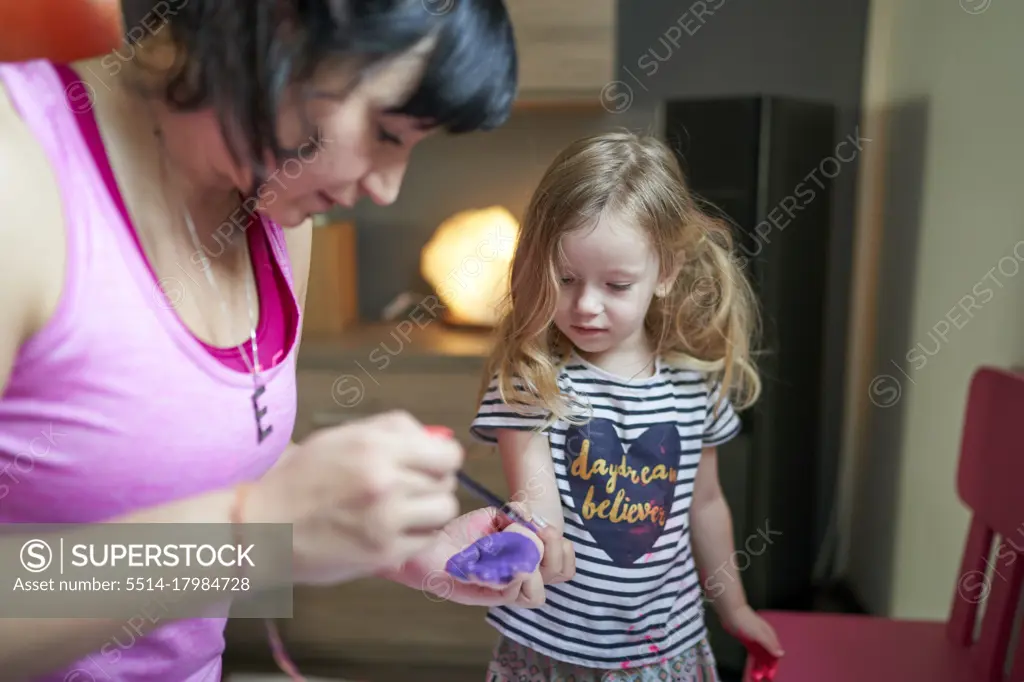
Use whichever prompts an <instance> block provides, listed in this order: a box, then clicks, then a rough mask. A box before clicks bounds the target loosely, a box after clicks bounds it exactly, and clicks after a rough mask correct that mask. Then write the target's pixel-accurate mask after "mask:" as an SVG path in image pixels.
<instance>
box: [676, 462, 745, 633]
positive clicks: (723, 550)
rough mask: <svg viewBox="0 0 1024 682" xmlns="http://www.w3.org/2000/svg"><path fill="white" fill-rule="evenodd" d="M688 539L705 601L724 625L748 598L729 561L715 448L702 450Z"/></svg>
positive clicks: (728, 523)
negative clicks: (691, 546) (690, 541)
mask: <svg viewBox="0 0 1024 682" xmlns="http://www.w3.org/2000/svg"><path fill="white" fill-rule="evenodd" d="M690 537H691V540H692V543H693V554H694V559H695V560H696V563H697V570H698V572H699V573H700V575H701V578H702V580H703V585H702V587H703V588H704V592H705V599H707V600H708V601H710V602H711V605H712V607H713V608H714V609H715V612H716V613H717V614H718V616H719V617H720V618H721V619H722V621H723V622H726V621H727V619H728V616H729V615H730V614H732V613H735V612H737V611H738V610H739V609H741V608H743V607H745V606H746V605H747V595H746V593H745V592H744V590H743V583H742V582H741V580H740V577H741V576H740V571H739V569H737V568H736V567H735V566H734V565H733V562H730V561H729V559H730V558H731V557H732V554H733V550H734V549H735V548H734V545H733V539H732V514H731V512H730V511H729V504H728V503H727V502H726V500H725V495H724V494H723V493H722V486H721V485H720V483H719V480H718V449H717V448H715V447H705V448H704V450H703V452H702V453H701V458H700V466H698V467H697V478H696V480H695V481H694V484H693V501H692V502H691V504H690Z"/></svg>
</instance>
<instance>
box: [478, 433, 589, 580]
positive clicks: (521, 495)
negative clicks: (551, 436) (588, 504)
mask: <svg viewBox="0 0 1024 682" xmlns="http://www.w3.org/2000/svg"><path fill="white" fill-rule="evenodd" d="M497 437H498V450H499V451H500V452H501V463H502V468H503V469H504V470H505V480H506V481H507V482H508V490H509V496H510V499H511V500H512V501H513V502H516V503H519V504H520V505H521V506H523V507H525V508H526V510H527V512H528V513H529V514H536V515H538V516H540V517H542V518H543V520H544V521H545V522H546V523H547V527H545V528H541V530H540V533H539V535H540V539H541V541H542V542H543V543H544V556H543V557H542V559H541V565H540V572H541V578H542V579H543V581H544V584H546V585H550V584H552V583H560V582H565V581H567V580H571V579H572V578H573V577H574V576H575V575H576V555H575V552H574V551H573V546H572V543H571V542H570V541H568V540H566V539H565V538H564V537H563V535H562V533H563V530H564V523H563V519H562V496H561V493H560V492H559V491H558V481H557V479H556V478H555V465H554V463H553V462H552V459H551V446H550V445H549V444H548V437H547V434H544V433H538V432H536V431H524V430H518V429H497Z"/></svg>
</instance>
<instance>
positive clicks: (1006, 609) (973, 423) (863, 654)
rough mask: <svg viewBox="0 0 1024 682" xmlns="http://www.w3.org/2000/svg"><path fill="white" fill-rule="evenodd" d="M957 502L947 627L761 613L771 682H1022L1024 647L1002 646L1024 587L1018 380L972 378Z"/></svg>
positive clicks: (1022, 381)
mask: <svg viewBox="0 0 1024 682" xmlns="http://www.w3.org/2000/svg"><path fill="white" fill-rule="evenodd" d="M957 492H958V494H959V496H960V499H961V500H963V502H964V504H966V505H967V506H968V507H969V508H970V509H971V511H972V512H973V517H972V519H971V526H970V532H969V533H968V536H967V542H966V545H965V548H964V553H963V558H962V559H961V563H960V573H959V579H958V581H957V590H956V594H955V595H954V597H953V605H952V609H951V612H950V617H949V620H948V621H947V622H945V623H936V622H932V621H900V620H891V619H886V618H878V617H873V616H851V615H839V614H826V613H797V612H787V611H764V612H761V615H762V616H764V618H765V619H766V620H767V621H768V622H770V623H771V624H772V627H774V628H775V629H776V632H777V633H778V635H779V639H780V640H781V642H782V646H783V648H784V649H785V650H786V655H785V656H784V657H783V658H782V659H781V660H780V661H779V662H778V667H777V670H776V673H775V677H774V679H775V682H855V681H856V682H864V681H865V680H870V681H871V682H890V681H891V682H897V681H898V682H917V681H918V680H920V681H921V682H1024V640H1022V639H1021V638H1019V637H1018V638H1017V639H1018V640H1020V641H1017V642H1011V634H1012V633H1013V631H1014V625H1015V623H1014V620H1015V618H1016V617H1017V610H1018V609H1017V607H1018V604H1019V603H1020V596H1021V582H1022V578H1024V561H1022V560H1021V559H1022V552H1021V551H1019V550H1018V549H1017V547H1021V548H1022V549H1024V538H1020V537H1016V536H1018V533H1020V534H1024V374H1018V373H1013V372H1009V371H1006V370H1000V369H994V368H990V367H982V368H981V369H979V370H978V371H977V372H976V373H975V374H974V376H973V377H972V379H971V386H970V393H969V396H968V401H967V410H966V416H965V420H964V430H963V436H962V440H961V444H960V463H959V467H958V472H957ZM995 534H998V535H999V537H1000V538H1001V539H1002V541H1001V543H1000V546H999V549H998V552H997V553H996V555H995V557H994V558H992V559H991V560H990V559H989V557H990V556H992V553H991V550H992V542H993V537H994V536H995ZM979 607H980V608H979ZM979 611H980V612H981V615H980V616H979ZM979 617H980V619H981V622H980V632H979V633H978V635H977V636H975V631H976V630H977V629H978V620H979ZM1007 671H1009V674H1007ZM753 679H754V675H753V672H752V670H751V666H750V664H749V663H748V666H747V669H746V671H745V673H744V680H746V681H750V680H753Z"/></svg>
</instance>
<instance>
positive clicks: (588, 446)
mask: <svg viewBox="0 0 1024 682" xmlns="http://www.w3.org/2000/svg"><path fill="white" fill-rule="evenodd" d="M565 438H566V440H565V444H566V445H565V454H566V460H567V462H568V469H569V490H570V492H571V493H572V497H573V501H574V502H575V504H576V511H577V513H578V514H579V515H580V518H582V519H583V527H584V528H585V529H586V530H587V532H589V533H590V534H591V535H592V536H593V538H594V540H595V541H596V542H597V544H598V545H599V546H600V547H601V549H603V550H604V551H605V552H606V553H607V554H608V556H609V557H611V559H612V561H613V562H614V563H615V564H616V565H617V566H629V565H632V564H633V563H634V562H636V560H637V559H639V558H640V557H642V556H644V555H645V554H647V553H649V552H650V551H651V548H652V547H654V543H655V541H657V539H658V538H659V537H661V534H662V532H663V531H664V530H665V522H666V521H667V520H668V517H669V515H670V514H671V512H672V501H673V499H674V498H675V485H676V476H677V471H678V466H679V454H680V447H679V432H678V431H677V430H676V425H675V424H674V423H665V424H653V425H651V426H650V427H648V428H647V430H645V431H644V432H643V433H642V434H641V435H640V437H639V438H637V439H636V440H634V441H633V442H632V443H631V444H630V447H629V449H628V451H627V450H626V449H624V448H623V447H622V441H621V440H619V436H618V434H617V433H616V432H615V425H614V422H611V421H609V420H607V419H599V418H595V419H592V420H590V422H589V423H587V424H584V425H583V426H570V427H569V430H568V432H567V433H566V436H565ZM609 488H610V490H609Z"/></svg>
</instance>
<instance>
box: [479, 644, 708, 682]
mask: <svg viewBox="0 0 1024 682" xmlns="http://www.w3.org/2000/svg"><path fill="white" fill-rule="evenodd" d="M487 682H718V672H717V669H716V667H715V657H714V654H713V653H712V652H711V646H710V645H709V644H708V642H707V640H706V639H702V640H701V641H700V642H698V643H697V644H696V645H695V646H693V647H691V648H689V649H687V650H686V651H684V652H683V653H681V654H679V655H678V656H676V657H674V658H669V659H666V660H665V661H664V662H662V663H653V664H651V665H646V666H641V667H638V668H621V669H620V668H585V667H583V666H580V665H576V664H574V663H565V662H563V661H559V660H556V659H553V658H550V657H548V656H545V655H544V654H540V653H537V652H536V651H534V650H532V649H530V648H527V647H525V646H523V645H522V644H519V643H518V642H515V641H513V640H511V639H509V638H507V637H505V636H503V635H502V636H500V639H499V640H498V643H497V645H495V647H494V656H493V658H492V659H491V663H490V665H489V666H488V667H487Z"/></svg>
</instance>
